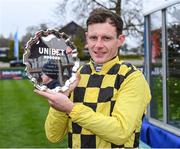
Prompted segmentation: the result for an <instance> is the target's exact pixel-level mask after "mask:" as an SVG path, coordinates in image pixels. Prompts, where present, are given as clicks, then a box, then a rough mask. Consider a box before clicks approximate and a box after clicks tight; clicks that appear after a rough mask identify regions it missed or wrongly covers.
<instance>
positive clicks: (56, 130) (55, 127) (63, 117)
mask: <svg viewBox="0 0 180 149" xmlns="http://www.w3.org/2000/svg"><path fill="white" fill-rule="evenodd" d="M67 125H68V117H67V114H66V113H64V112H60V111H57V110H55V109H53V108H52V107H50V109H49V113H48V116H47V118H46V122H45V132H46V136H47V138H48V140H49V141H51V142H54V143H55V142H58V141H60V140H62V139H63V138H64V136H65V135H66V133H67Z"/></svg>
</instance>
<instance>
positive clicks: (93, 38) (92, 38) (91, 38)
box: [89, 36, 97, 41]
mask: <svg viewBox="0 0 180 149" xmlns="http://www.w3.org/2000/svg"><path fill="white" fill-rule="evenodd" d="M89 39H90V40H93V41H95V40H97V37H96V36H91V37H89Z"/></svg>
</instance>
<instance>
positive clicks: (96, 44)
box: [95, 39, 103, 48]
mask: <svg viewBox="0 0 180 149" xmlns="http://www.w3.org/2000/svg"><path fill="white" fill-rule="evenodd" d="M95 47H96V48H101V47H103V42H102V40H101V39H98V40H97V41H96V43H95Z"/></svg>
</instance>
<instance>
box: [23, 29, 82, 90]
mask: <svg viewBox="0 0 180 149" xmlns="http://www.w3.org/2000/svg"><path fill="white" fill-rule="evenodd" d="M77 56H78V53H77V48H76V46H75V45H74V44H73V42H71V41H70V37H69V36H68V35H67V34H65V33H60V32H59V31H57V30H46V31H43V30H41V31H39V32H37V33H36V34H35V36H34V37H33V38H31V39H30V40H29V41H28V42H27V44H26V47H25V52H24V55H23V63H24V64H25V65H26V68H25V71H26V74H27V76H28V78H29V79H30V80H31V81H32V82H33V83H34V86H35V88H37V89H39V90H42V91H45V90H47V89H51V90H54V91H55V92H65V91H66V90H68V89H69V87H70V85H71V84H72V83H73V82H74V81H75V80H76V72H77V70H78V68H79V66H80V62H79V59H78V57H77ZM43 75H44V76H46V78H48V79H47V80H50V81H51V82H56V85H54V87H52V86H53V83H51V88H50V87H49V86H48V85H47V84H46V83H45V81H44V80H45V79H43ZM57 82H58V83H57Z"/></svg>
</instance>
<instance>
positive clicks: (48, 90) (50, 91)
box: [46, 89, 55, 94]
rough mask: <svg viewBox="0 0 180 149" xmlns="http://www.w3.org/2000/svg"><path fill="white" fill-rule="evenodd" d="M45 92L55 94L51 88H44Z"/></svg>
mask: <svg viewBox="0 0 180 149" xmlns="http://www.w3.org/2000/svg"><path fill="white" fill-rule="evenodd" d="M46 92H47V93H50V94H55V91H53V90H51V89H47V90H46Z"/></svg>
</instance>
